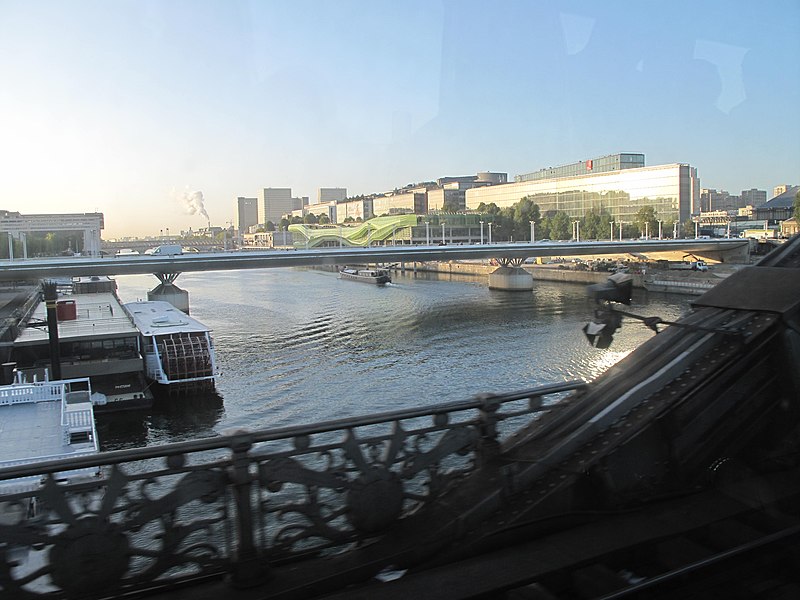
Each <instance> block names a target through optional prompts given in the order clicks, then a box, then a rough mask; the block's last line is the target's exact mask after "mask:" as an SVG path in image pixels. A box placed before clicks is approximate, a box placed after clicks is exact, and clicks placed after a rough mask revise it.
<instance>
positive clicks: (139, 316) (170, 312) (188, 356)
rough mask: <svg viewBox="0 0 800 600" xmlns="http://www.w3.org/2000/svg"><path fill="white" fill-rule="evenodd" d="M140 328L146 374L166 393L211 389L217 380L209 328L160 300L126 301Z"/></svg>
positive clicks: (206, 390)
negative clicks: (164, 389)
mask: <svg viewBox="0 0 800 600" xmlns="http://www.w3.org/2000/svg"><path fill="white" fill-rule="evenodd" d="M125 310H126V311H128V313H129V314H130V315H131V316H132V317H133V322H134V324H135V325H136V328H137V329H138V330H139V334H140V336H141V341H142V349H143V352H144V366H145V377H147V378H148V379H149V380H151V381H153V382H154V383H156V384H159V385H161V386H164V388H166V391H168V392H169V393H175V392H178V393H195V392H210V391H213V390H214V386H215V380H216V370H217V368H216V360H215V357H214V344H213V341H212V339H211V330H210V329H209V328H208V327H206V326H205V325H203V324H202V323H201V322H200V321H198V320H196V319H193V318H192V317H190V316H189V315H187V314H186V313H184V312H182V311H180V310H178V309H177V308H175V307H174V306H172V304H170V303H169V302H164V301H161V300H149V301H143V300H140V301H137V302H128V303H127V304H125Z"/></svg>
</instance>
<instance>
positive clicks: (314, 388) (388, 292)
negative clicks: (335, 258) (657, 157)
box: [99, 269, 688, 449]
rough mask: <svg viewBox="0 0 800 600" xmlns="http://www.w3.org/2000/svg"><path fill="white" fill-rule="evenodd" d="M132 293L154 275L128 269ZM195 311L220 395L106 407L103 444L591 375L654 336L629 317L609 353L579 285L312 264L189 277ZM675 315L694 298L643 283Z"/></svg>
mask: <svg viewBox="0 0 800 600" xmlns="http://www.w3.org/2000/svg"><path fill="white" fill-rule="evenodd" d="M117 282H118V285H119V294H120V297H121V299H122V300H123V301H124V302H128V301H132V300H136V299H137V298H146V295H147V290H149V289H151V288H153V287H155V285H156V283H157V281H156V279H155V278H154V277H152V276H149V275H136V276H124V277H119V278H117ZM177 283H178V285H179V286H180V287H182V288H183V289H185V290H187V291H188V292H189V301H190V305H191V313H192V316H194V317H195V318H197V319H199V320H200V321H202V322H203V323H205V324H206V325H208V326H209V327H211V328H212V329H213V336H214V340H215V344H216V353H217V362H218V365H219V370H220V376H219V379H218V385H217V389H218V392H219V395H220V396H221V399H219V398H217V399H214V398H212V399H207V398H206V399H199V398H185V399H176V400H169V401H168V402H159V403H158V405H157V406H156V407H154V408H153V409H151V410H148V411H141V412H138V411H137V412H132V413H117V414H112V415H107V416H103V417H101V419H100V422H99V433H100V438H101V442H102V444H103V446H104V448H106V449H111V448H119V447H130V446H139V445H150V444H160V443H167V442H171V441H179V440H186V439H192V438H196V437H207V436H213V435H217V434H219V433H222V432H224V431H227V430H230V429H236V428H248V429H262V428H271V427H281V426H287V425H297V424H302V423H312V422H316V421H322V420H328V419H334V418H341V417H346V416H349V415H358V414H365V413H372V412H381V411H386V410H394V409H398V408H404V407H413V406H421V405H427V404H434V403H439V402H445V401H452V400H461V399H466V398H468V397H470V396H472V395H474V394H477V393H482V392H494V393H498V392H506V391H513V390H520V389H525V388H529V387H534V386H537V385H540V384H544V383H552V382H557V381H564V380H568V379H576V378H583V379H591V378H592V377H595V376H597V375H598V374H599V373H601V372H602V371H603V370H605V369H606V368H608V367H609V366H611V365H612V364H614V363H615V362H617V361H618V360H619V359H621V358H622V357H624V356H625V355H626V354H627V353H629V352H630V351H631V350H632V349H633V348H635V347H636V346H637V345H639V344H640V343H642V342H643V341H645V340H646V339H648V338H650V337H652V335H653V334H652V332H650V331H649V330H647V329H646V328H645V327H644V326H643V325H641V324H639V323H637V322H633V321H630V322H629V321H626V322H625V324H624V325H623V328H622V329H621V331H620V332H618V333H617V335H616V336H615V340H614V344H613V345H612V347H611V348H610V349H608V350H598V349H596V348H592V347H591V346H589V344H588V343H587V342H586V339H585V338H584V335H583V332H582V331H581V328H582V327H583V325H584V323H585V322H586V320H587V319H588V318H589V317H590V316H591V311H592V304H591V302H590V301H589V300H588V299H587V297H586V292H585V287H584V286H582V285H572V284H556V283H543V282H537V283H536V284H535V289H534V291H533V292H532V293H530V292H501V291H493V290H489V289H488V288H487V285H486V278H485V277H476V278H474V279H473V278H469V277H458V278H450V277H449V276H441V277H437V276H430V275H420V274H417V275H416V276H414V275H413V274H411V273H408V274H405V275H403V274H395V275H394V283H392V284H390V285H387V286H385V287H378V286H372V285H368V284H363V283H359V282H352V281H343V280H339V279H338V278H337V277H336V274H335V273H332V272H326V271H320V270H311V269H264V270H251V271H227V272H215V273H186V274H183V275H181V276H180V278H179V279H178V281H177ZM630 310H631V311H632V312H638V313H639V314H647V315H658V316H660V317H662V318H663V319H667V320H670V319H674V318H677V317H679V316H680V315H681V314H683V313H684V312H685V311H686V310H688V298H687V297H683V296H671V295H664V294H658V295H656V294H650V295H647V294H645V293H644V292H642V293H640V294H637V295H636V296H635V297H634V304H633V306H632V307H631V308H630Z"/></svg>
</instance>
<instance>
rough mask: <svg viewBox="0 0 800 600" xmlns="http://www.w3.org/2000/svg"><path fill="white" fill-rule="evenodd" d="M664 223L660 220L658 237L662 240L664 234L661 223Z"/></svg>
mask: <svg viewBox="0 0 800 600" xmlns="http://www.w3.org/2000/svg"><path fill="white" fill-rule="evenodd" d="M662 223H663V221H659V222H658V239H660V240H663V239H664V236H663V235H662V232H661V224H662Z"/></svg>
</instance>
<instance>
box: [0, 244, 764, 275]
mask: <svg viewBox="0 0 800 600" xmlns="http://www.w3.org/2000/svg"><path fill="white" fill-rule="evenodd" d="M748 249H749V241H748V240H740V239H677V240H631V241H622V242H536V243H507V244H472V245H445V246H428V245H424V246H416V245H396V246H376V247H368V248H319V249H309V250H303V249H295V250H270V251H235V252H234V251H231V252H216V253H191V254H183V255H178V256H153V255H144V256H120V257H115V258H90V257H69V258H52V259H24V260H12V261H2V262H0V280H21V279H42V278H46V277H59V276H61V277H70V276H91V275H131V274H141V273H161V274H167V273H170V274H177V273H184V272H188V271H221V270H230V269H264V268H274V267H297V266H312V265H346V264H356V263H360V264H363V263H402V262H405V263H412V262H424V261H441V260H478V259H487V258H496V259H498V260H499V261H500V262H501V264H504V265H512V266H513V265H515V264H516V265H519V264H520V263H521V262H522V261H523V260H525V259H526V258H531V257H539V256H580V255H590V254H629V253H646V252H682V253H684V254H694V255H696V256H701V257H712V258H716V259H718V260H719V259H722V260H726V261H729V262H742V261H744V260H746V258H747V256H748Z"/></svg>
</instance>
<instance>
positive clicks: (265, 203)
mask: <svg viewBox="0 0 800 600" xmlns="http://www.w3.org/2000/svg"><path fill="white" fill-rule="evenodd" d="M293 208H294V207H293V203H292V188H264V189H263V190H261V192H260V194H259V196H258V222H259V223H262V224H266V223H267V222H268V221H272V222H273V223H278V222H280V220H281V218H283V216H284V215H288V214H289V213H291V212H292V210H293Z"/></svg>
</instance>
